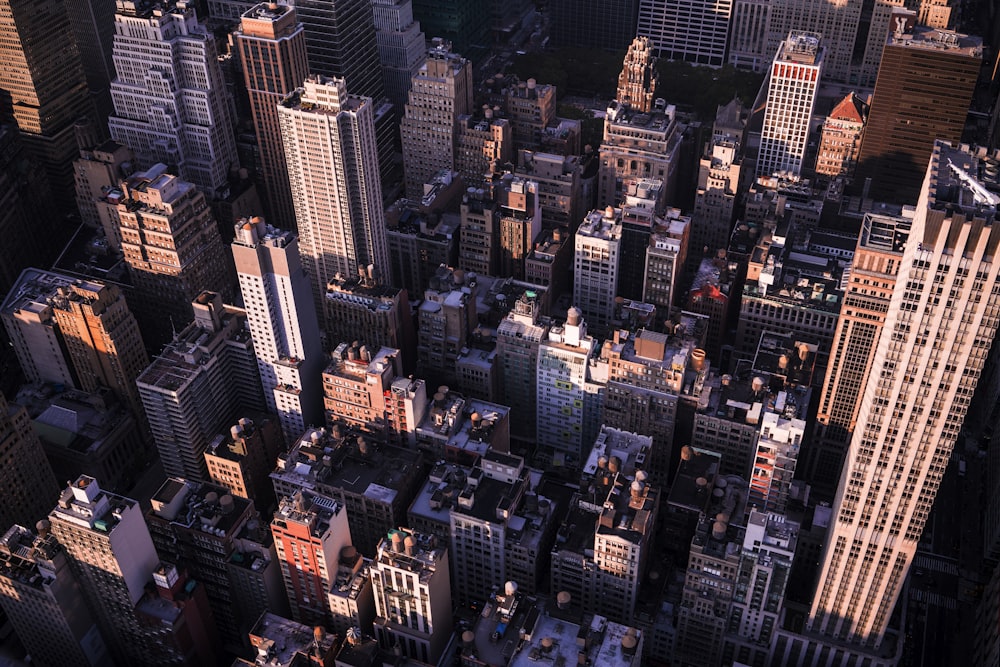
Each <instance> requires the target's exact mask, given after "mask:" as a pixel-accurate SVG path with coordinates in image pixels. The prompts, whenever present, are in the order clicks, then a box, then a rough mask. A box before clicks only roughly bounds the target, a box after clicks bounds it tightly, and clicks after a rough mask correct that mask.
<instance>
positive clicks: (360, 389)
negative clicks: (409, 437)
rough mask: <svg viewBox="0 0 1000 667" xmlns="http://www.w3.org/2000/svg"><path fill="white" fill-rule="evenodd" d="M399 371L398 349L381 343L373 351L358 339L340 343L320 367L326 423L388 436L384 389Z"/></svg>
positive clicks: (387, 387) (398, 374)
mask: <svg viewBox="0 0 1000 667" xmlns="http://www.w3.org/2000/svg"><path fill="white" fill-rule="evenodd" d="M400 375H402V364H400V359H399V350H394V349H392V348H389V347H383V348H382V349H380V350H378V351H376V352H375V353H374V354H372V351H371V350H369V349H368V347H367V346H366V345H361V343H359V342H358V341H354V342H353V343H341V344H340V345H338V346H337V347H336V349H335V350H334V351H333V354H332V355H331V357H330V364H329V365H328V366H327V367H326V369H324V371H323V408H324V411H325V413H326V423H327V424H328V425H330V426H331V427H332V426H333V425H334V424H338V423H339V424H344V425H347V426H348V427H354V428H357V429H359V430H361V431H365V432H368V433H373V434H377V435H381V436H388V435H389V432H388V430H387V429H389V428H390V426H389V423H388V419H387V415H386V413H387V408H388V406H387V404H386V400H385V393H386V392H387V391H388V390H389V387H390V386H391V385H392V383H393V381H394V380H395V379H396V378H397V377H399V376H400ZM376 437H377V436H376Z"/></svg>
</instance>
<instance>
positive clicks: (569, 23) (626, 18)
mask: <svg viewBox="0 0 1000 667" xmlns="http://www.w3.org/2000/svg"><path fill="white" fill-rule="evenodd" d="M548 9H549V12H550V15H551V18H550V23H549V25H550V26H551V28H550V30H551V39H552V43H551V46H552V47H554V48H557V49H565V48H571V49H572V48H594V49H603V50H604V51H620V50H621V49H624V48H626V47H627V46H628V45H629V44H630V43H631V42H632V40H633V39H634V38H635V27H636V23H637V21H638V18H639V0H625V1H624V2H620V1H618V0H551V2H549V4H548Z"/></svg>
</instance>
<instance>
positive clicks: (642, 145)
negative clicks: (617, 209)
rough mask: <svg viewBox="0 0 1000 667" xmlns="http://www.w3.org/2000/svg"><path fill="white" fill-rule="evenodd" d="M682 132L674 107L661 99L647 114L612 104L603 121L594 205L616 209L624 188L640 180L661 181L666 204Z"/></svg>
mask: <svg viewBox="0 0 1000 667" xmlns="http://www.w3.org/2000/svg"><path fill="white" fill-rule="evenodd" d="M684 128H685V126H684V125H682V124H681V123H679V122H678V120H677V109H676V108H675V107H674V105H672V104H671V105H667V103H666V102H665V101H664V100H662V99H659V98H658V99H657V100H655V101H654V103H653V110H652V111H651V112H648V113H646V112H640V111H638V110H637V109H633V108H631V107H629V106H628V105H624V104H622V103H620V102H618V101H615V102H612V103H611V104H610V105H609V106H608V112H607V116H606V117H605V119H604V141H603V142H602V143H601V149H600V158H601V163H600V171H599V173H598V181H599V184H598V192H597V205H598V206H618V205H620V204H621V202H622V200H623V199H624V198H625V192H626V189H627V185H626V184H627V183H628V182H629V181H630V180H637V179H641V178H655V179H659V180H660V181H662V182H663V195H662V196H663V201H664V202H665V203H668V204H669V203H670V202H671V200H672V199H673V196H674V191H675V190H676V186H677V172H678V168H679V167H678V165H679V162H680V149H681V140H682V139H683V134H684Z"/></svg>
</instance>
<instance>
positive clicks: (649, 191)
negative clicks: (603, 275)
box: [618, 178, 664, 300]
mask: <svg viewBox="0 0 1000 667" xmlns="http://www.w3.org/2000/svg"><path fill="white" fill-rule="evenodd" d="M622 195H623V197H622V201H621V202H619V205H620V206H621V210H622V218H621V221H622V236H621V247H620V252H621V260H620V261H619V264H618V296H621V297H624V298H625V299H629V300H638V299H639V298H640V297H641V296H642V283H643V276H644V275H645V259H646V250H647V249H648V248H649V238H650V236H651V235H652V233H653V226H654V225H655V224H656V219H657V216H658V214H662V213H663V209H664V206H663V181H661V180H659V179H655V178H642V179H639V178H636V179H628V180H627V181H625V182H623V183H622Z"/></svg>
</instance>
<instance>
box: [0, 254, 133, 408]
mask: <svg viewBox="0 0 1000 667" xmlns="http://www.w3.org/2000/svg"><path fill="white" fill-rule="evenodd" d="M0 318H2V319H3V322H4V326H5V327H6V329H7V334H8V335H9V336H10V340H11V343H12V345H13V347H14V351H15V353H16V354H17V358H18V361H19V362H20V365H21V370H22V371H23V372H24V374H25V376H26V377H27V378H28V380H29V381H30V382H35V383H42V382H54V383H57V384H64V385H68V386H71V387H76V388H78V389H83V390H84V391H87V392H94V391H96V390H97V389H98V388H99V387H107V388H109V389H111V391H113V392H114V394H115V396H117V397H118V400H119V401H121V402H122V403H123V404H124V405H126V406H128V408H129V409H130V410H131V411H132V413H133V415H135V418H136V420H137V421H138V422H139V423H144V422H145V416H144V413H143V411H142V403H141V402H140V400H139V394H138V392H137V391H136V388H135V379H136V378H137V377H138V376H139V374H140V373H141V372H142V371H143V369H144V368H146V366H147V365H148V364H149V358H148V357H147V356H146V350H145V348H144V347H143V341H142V337H141V336H140V335H139V327H138V325H137V324H136V321H135V318H134V317H132V314H131V312H130V311H129V308H128V304H126V302H125V297H124V296H123V295H122V292H121V290H120V289H119V287H118V286H117V285H115V284H113V283H107V284H102V283H99V282H96V281H89V280H80V279H77V278H73V277H71V276H68V275H64V274H61V273H56V272H54V271H42V270H40V269H26V270H25V271H24V272H23V273H22V274H21V277H20V278H19V279H18V281H17V284H16V285H15V286H14V288H13V289H12V290H11V292H10V295H9V296H8V298H7V300H6V301H5V302H4V303H3V305H2V306H0Z"/></svg>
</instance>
